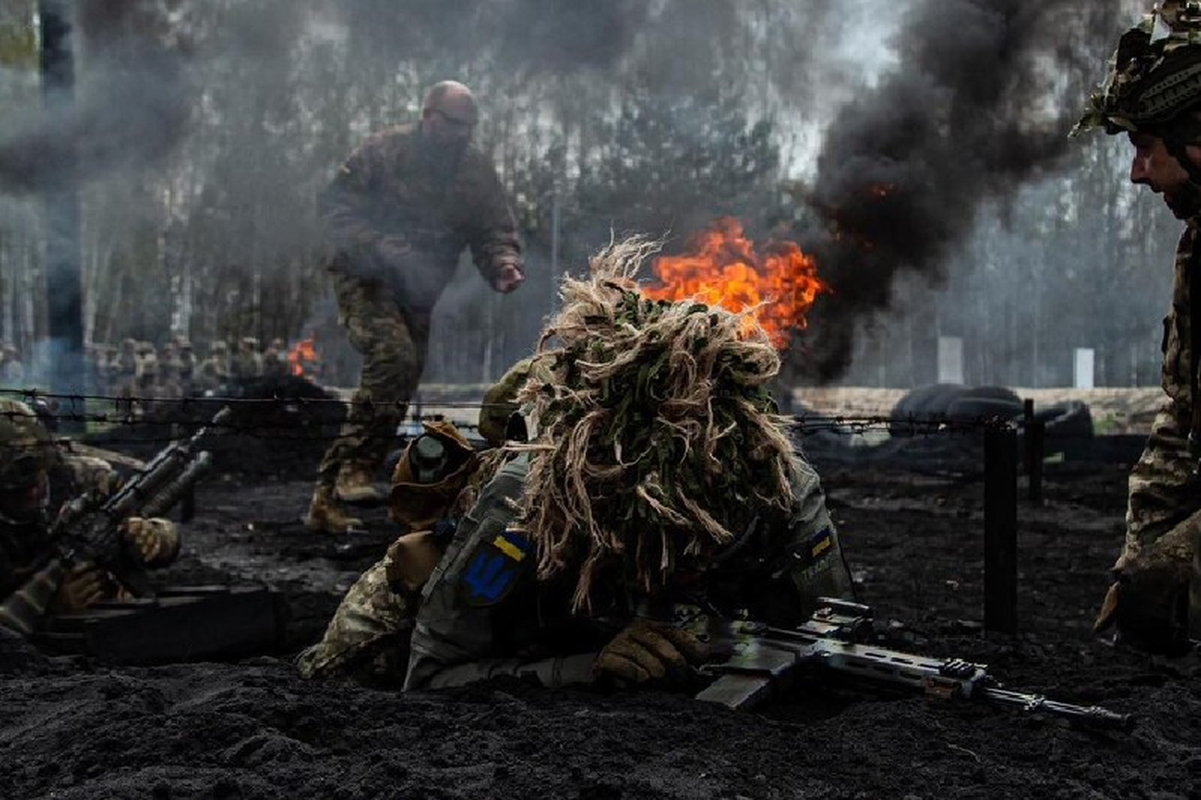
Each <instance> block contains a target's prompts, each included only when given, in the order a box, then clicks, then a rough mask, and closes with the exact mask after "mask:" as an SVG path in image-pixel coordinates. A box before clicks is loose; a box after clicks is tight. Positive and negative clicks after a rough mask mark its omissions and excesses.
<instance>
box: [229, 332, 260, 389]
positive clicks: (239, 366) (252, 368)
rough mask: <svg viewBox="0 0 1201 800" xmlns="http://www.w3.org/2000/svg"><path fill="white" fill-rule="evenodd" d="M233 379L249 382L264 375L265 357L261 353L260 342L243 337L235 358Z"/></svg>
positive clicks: (250, 337)
mask: <svg viewBox="0 0 1201 800" xmlns="http://www.w3.org/2000/svg"><path fill="white" fill-rule="evenodd" d="M232 372H233V377H234V378H236V379H238V380H242V381H249V380H254V379H255V378H258V377H261V376H262V374H263V357H262V355H261V354H260V353H259V340H258V339H256V338H255V337H253V336H243V337H242V339H241V340H240V341H239V342H238V352H237V353H235V354H234V357H233V370H232Z"/></svg>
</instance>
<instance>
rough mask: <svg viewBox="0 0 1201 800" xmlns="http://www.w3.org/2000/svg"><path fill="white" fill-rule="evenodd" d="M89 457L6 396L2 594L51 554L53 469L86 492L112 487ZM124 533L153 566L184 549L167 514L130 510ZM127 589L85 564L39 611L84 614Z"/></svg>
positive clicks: (0, 444)
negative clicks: (63, 448)
mask: <svg viewBox="0 0 1201 800" xmlns="http://www.w3.org/2000/svg"><path fill="white" fill-rule="evenodd" d="M86 462H87V459H84V458H78V457H73V458H68V459H64V455H63V453H61V452H60V451H59V449H58V448H56V446H55V444H54V441H53V440H52V438H51V436H50V434H49V432H48V431H47V430H46V429H45V427H44V426H43V425H42V424H41V422H39V421H38V417H37V415H36V414H35V413H34V411H33V410H32V409H30V408H29V407H28V406H26V405H24V404H23V403H19V402H17V401H14V400H0V601H2V600H4V599H6V598H8V597H9V595H11V594H12V593H13V592H17V591H21V589H22V587H23V586H25V584H26V583H27V582H28V581H29V580H30V579H31V578H32V577H33V576H34V575H35V574H36V573H37V572H38V570H40V569H41V568H42V567H43V566H44V565H45V563H46V562H47V561H48V560H49V559H50V558H51V556H52V555H53V552H52V550H51V548H50V543H49V541H48V539H47V535H48V533H49V531H50V515H51V511H52V506H51V498H50V473H51V472H52V471H53V470H56V469H66V470H68V471H69V472H70V473H72V475H73V476H74V483H75V488H77V489H80V490H82V491H86V492H88V493H92V494H96V495H103V494H104V493H105V492H106V491H109V490H111V489H112V488H114V487H113V485H112V482H111V481H110V480H109V478H107V477H105V475H106V474H107V473H105V472H104V471H103V470H94V469H91V468H84V469H81V465H84V464H86ZM122 535H123V537H124V539H125V541H126V542H127V543H128V546H129V548H130V552H131V553H132V554H133V555H134V556H135V557H137V558H139V559H140V560H141V561H142V562H143V563H144V564H145V565H146V566H147V567H159V566H164V565H166V564H168V563H170V562H172V561H174V560H175V558H176V557H177V555H178V554H179V534H178V532H177V531H176V529H175V526H174V524H173V523H171V522H170V521H169V520H165V519H142V518H138V517H131V518H129V519H128V520H126V521H125V523H124V526H123V528H122ZM129 596H130V595H129V594H128V592H127V590H126V589H125V587H123V586H122V585H121V584H120V583H119V582H118V581H117V580H116V578H114V576H112V575H111V574H110V573H108V572H107V571H105V570H103V569H101V568H100V567H98V566H96V565H95V564H91V563H82V564H77V565H76V566H75V567H74V568H73V569H72V571H71V572H70V574H69V575H68V577H67V579H66V580H65V581H64V582H63V583H62V585H61V586H60V587H59V588H58V591H57V593H56V594H55V595H54V596H53V597H52V598H51V600H50V603H49V605H48V606H47V607H45V608H42V607H41V606H39V607H38V610H39V611H41V612H42V613H44V614H48V615H55V614H71V613H78V612H80V611H82V610H84V609H86V608H87V607H88V606H91V605H92V604H94V603H96V602H99V601H101V600H112V599H118V598H127V597H129ZM0 624H3V621H2V620H0Z"/></svg>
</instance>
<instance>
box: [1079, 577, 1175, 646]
mask: <svg viewBox="0 0 1201 800" xmlns="http://www.w3.org/2000/svg"><path fill="white" fill-rule="evenodd" d="M1115 577H1116V580H1115V581H1114V582H1113V584H1112V585H1111V586H1110V587H1109V591H1108V592H1106V594H1105V599H1104V601H1103V602H1102V604H1101V611H1100V612H1099V613H1098V614H1097V619H1096V621H1095V622H1094V623H1093V632H1094V633H1104V632H1105V631H1107V630H1109V629H1110V628H1115V627H1116V628H1117V634H1118V641H1120V642H1122V643H1124V644H1128V645H1130V646H1131V647H1134V648H1137V649H1139V650H1145V651H1147V652H1150V653H1164V654H1167V655H1175V654H1178V653H1180V652H1183V651H1184V650H1185V649H1187V647H1188V574H1187V572H1186V571H1184V570H1182V568H1181V567H1180V566H1179V565H1175V564H1165V565H1162V566H1155V567H1147V568H1144V569H1129V568H1127V569H1125V570H1121V571H1119V572H1118V573H1117V575H1116V576H1115Z"/></svg>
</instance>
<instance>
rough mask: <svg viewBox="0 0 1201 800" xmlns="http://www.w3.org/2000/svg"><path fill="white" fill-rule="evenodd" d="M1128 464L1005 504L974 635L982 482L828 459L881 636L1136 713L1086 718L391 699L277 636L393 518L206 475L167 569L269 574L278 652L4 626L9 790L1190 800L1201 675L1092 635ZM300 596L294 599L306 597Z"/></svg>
mask: <svg viewBox="0 0 1201 800" xmlns="http://www.w3.org/2000/svg"><path fill="white" fill-rule="evenodd" d="M1126 469H1127V468H1125V467H1122V466H1120V465H1119V466H1115V465H1087V464H1073V465H1067V464H1065V465H1048V469H1047V482H1046V496H1047V502H1046V504H1045V505H1043V506H1039V507H1034V506H1029V505H1026V504H1023V506H1022V507H1021V509H1020V519H1021V534H1020V537H1021V538H1020V548H1021V554H1020V562H1019V571H1020V581H1021V603H1020V606H1019V613H1020V620H1021V625H1022V635H1021V636H1020V637H1017V638H1015V639H1010V638H1006V637H996V636H992V635H985V634H982V633H981V632H980V630H979V620H980V618H981V609H982V592H981V585H982V569H983V552H982V548H983V526H982V505H983V490H982V487H981V485H980V483H979V480H978V476H976V475H973V474H965V473H954V472H945V473H943V472H935V471H926V472H920V473H919V472H913V471H902V470H883V469H878V468H868V469H865V468H863V467H862V466H854V467H838V466H837V465H833V464H830V465H822V477H823V485H824V486H825V488H826V489H827V491H828V493H829V498H830V505H831V509H832V514H833V516H834V518H835V520H836V522H837V524H838V525H839V526H840V530H841V531H842V533H843V535H844V538H845V546H846V550H847V553H848V555H849V558H850V561H851V567H852V571H853V573H854V574H855V577H856V581H857V586H858V589H859V590H860V591H861V593H862V599H863V600H864V601H866V602H869V603H871V604H872V605H873V606H874V607H875V609H876V612H877V617H878V626H879V629H880V631H881V632H882V635H884V636H885V637H886V640H887V642H888V643H889V644H892V645H893V646H896V647H901V648H904V649H908V650H910V651H913V652H918V651H920V652H924V653H927V654H931V655H935V656H951V655H955V656H961V657H965V658H969V659H973V660H978V661H982V662H985V663H988V664H989V665H990V667H991V668H992V670H993V672H994V673H995V674H996V675H997V676H998V677H999V678H1000V679H1001V680H1002V681H1004V682H1005V683H1006V684H1007V686H1008V687H1009V688H1014V689H1025V690H1031V691H1037V692H1045V693H1046V694H1047V695H1049V696H1051V697H1054V698H1056V699H1062V700H1066V701H1071V702H1077V703H1083V704H1092V703H1096V704H1101V705H1105V706H1106V707H1109V708H1112V709H1113V710H1116V711H1122V712H1130V713H1133V714H1135V715H1136V717H1137V724H1136V726H1135V728H1134V729H1133V730H1131V731H1093V730H1088V729H1084V728H1077V727H1073V726H1071V725H1069V724H1067V723H1065V722H1063V721H1061V720H1057V719H1054V718H1050V717H1047V716H1044V715H1037V714H1025V713H1022V712H1020V711H1016V710H1012V709H1004V708H992V707H987V706H983V705H978V704H973V703H967V702H963V703H944V702H937V701H932V700H927V699H925V698H921V697H909V696H895V695H889V694H886V693H883V692H879V691H864V690H863V689H861V688H858V687H852V686H848V685H842V684H837V683H832V682H829V681H826V680H820V681H818V680H817V679H814V678H810V679H807V680H805V681H802V682H801V683H800V685H798V686H796V687H795V689H794V691H793V692H792V693H791V694H790V695H789V696H788V697H786V698H781V699H780V700H779V701H778V702H776V703H773V704H772V705H771V706H770V707H769V708H768V710H767V711H766V712H765V713H764V714H748V713H735V712H730V711H726V710H724V709H722V708H719V707H714V706H708V705H704V704H699V703H696V702H693V701H691V700H690V699H688V698H685V697H679V696H670V695H663V694H656V693H643V694H637V695H619V696H613V695H603V694H595V693H591V692H584V691H559V692H550V691H544V690H542V689H539V688H536V687H532V686H530V685H529V684H526V683H522V682H519V681H513V680H509V681H503V682H494V683H486V684H480V685H477V686H473V687H468V688H465V689H462V690H457V691H448V692H440V693H419V694H412V695H402V694H397V693H393V692H383V691H374V690H368V689H363V688H359V687H355V686H350V685H344V684H340V683H308V682H304V681H301V680H300V679H298V678H297V677H296V676H295V674H294V672H293V670H292V668H291V666H290V661H289V658H290V655H291V652H293V651H295V650H296V649H298V648H299V647H300V646H302V645H303V644H305V643H307V642H309V641H312V640H313V639H315V638H316V637H317V636H319V635H320V633H321V629H322V626H323V625H324V621H325V620H326V619H328V616H329V614H330V613H331V612H332V610H333V608H334V606H335V604H336V603H337V601H338V598H339V597H340V595H341V593H342V592H344V591H345V590H346V588H347V587H348V586H349V585H350V583H351V582H352V581H353V580H354V579H355V578H356V577H357V575H358V573H359V572H360V571H361V570H362V569H363V568H364V566H365V565H367V564H370V563H371V562H372V560H373V559H374V558H375V557H377V556H378V554H379V553H380V552H382V549H383V548H384V547H385V546H386V544H387V542H388V541H389V540H390V538H391V537H392V536H393V535H395V533H396V531H395V530H393V529H391V528H390V527H389V526H388V525H387V523H386V522H385V520H384V517H383V513H382V511H380V510H376V511H374V512H372V513H371V514H370V515H369V519H368V522H369V524H370V526H371V528H372V532H371V533H370V534H369V535H367V536H364V537H360V538H357V539H330V538H325V537H316V536H314V535H313V534H309V533H307V532H306V531H304V529H303V528H302V527H301V526H300V525H299V521H298V518H299V515H300V514H302V513H303V511H304V504H305V502H306V500H307V495H308V491H309V489H310V488H311V487H310V484H309V483H308V481H307V480H303V481H302V480H299V479H297V480H294V481H291V482H286V483H261V484H254V485H246V484H245V481H243V480H241V479H234V478H231V479H230V480H228V481H220V480H218V481H213V482H211V483H209V484H206V485H205V486H204V487H203V488H202V490H201V492H200V496H199V497H198V512H199V516H198V517H197V519H196V520H195V521H194V522H192V523H189V524H188V525H187V526H186V528H185V535H186V542H187V544H186V548H187V549H186V552H185V556H184V559H183V561H182V562H181V563H180V564H179V565H177V566H176V567H173V568H172V571H170V572H169V574H168V577H169V578H170V579H171V580H173V581H174V580H176V579H178V580H194V579H204V580H217V579H220V580H225V581H230V582H241V581H267V582H269V583H272V584H274V585H276V586H277V587H279V588H281V589H282V590H284V591H285V592H286V593H287V595H288V597H289V598H290V600H291V602H292V606H293V620H292V626H293V627H292V637H291V644H290V647H289V652H288V653H284V654H281V655H280V657H271V658H259V659H255V660H251V661H247V662H243V663H238V664H193V665H173V666H166V667H160V668H155V669H128V668H116V669H113V668H106V667H101V666H97V665H94V664H88V663H86V662H81V661H79V660H76V661H72V662H63V661H61V660H58V659H43V658H41V657H40V656H38V655H37V654H35V653H31V652H29V651H28V649H27V648H24V647H23V646H14V645H13V643H12V642H11V641H5V640H3V639H0V665H3V666H2V667H0V692H2V693H3V696H4V698H5V703H4V704H5V713H4V714H3V715H2V716H0V786H3V787H4V790H3V792H0V793H2V794H4V795H5V796H12V797H37V796H47V795H50V794H53V796H55V797H59V798H89V800H91V798H122V800H125V799H127V798H277V797H288V798H309V797H311V798H354V797H438V798H468V797H471V798H474V797H479V796H481V795H486V796H493V797H536V798H550V797H554V798H560V797H562V798H623V797H624V798H736V797H746V798H765V799H766V798H784V797H799V796H804V797H815V798H847V797H852V798H854V797H861V798H876V797H898V798H903V797H906V796H913V797H968V798H992V797H1002V796H1005V797H1014V796H1025V797H1031V798H1034V797H1039V798H1041V797H1062V798H1099V797H1115V798H1116V797H1123V798H1124V797H1165V798H1166V797H1179V796H1189V795H1190V794H1191V795H1194V796H1196V795H1197V794H1198V793H1201V778H1199V776H1201V722H1198V720H1201V681H1199V680H1198V678H1197V677H1196V676H1195V675H1194V674H1193V673H1194V665H1193V664H1191V663H1190V662H1189V661H1187V660H1185V661H1177V662H1163V661H1157V660H1155V659H1152V658H1149V657H1146V656H1141V655H1138V654H1135V653H1130V652H1125V651H1121V650H1115V649H1112V648H1110V647H1107V646H1105V645H1104V644H1102V643H1099V642H1096V641H1094V640H1093V638H1092V637H1091V635H1090V634H1089V632H1088V626H1089V624H1090V622H1091V619H1092V616H1093V614H1094V613H1095V611H1096V605H1097V603H1098V602H1099V600H1100V597H1101V595H1102V593H1103V591H1104V587H1105V585H1106V581H1107V577H1108V576H1107V572H1108V569H1109V566H1110V565H1111V564H1112V561H1113V559H1114V557H1115V556H1116V555H1117V550H1118V548H1119V547H1120V544H1121V530H1122V519H1121V516H1122V509H1123V504H1124V496H1125V495H1124V484H1125V475H1126ZM298 612H299V613H298Z"/></svg>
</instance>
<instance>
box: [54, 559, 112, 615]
mask: <svg viewBox="0 0 1201 800" xmlns="http://www.w3.org/2000/svg"><path fill="white" fill-rule="evenodd" d="M110 588H111V585H110V583H109V580H108V575H107V574H106V573H105V572H104V571H103V570H102V569H100V568H99V567H97V566H96V565H95V564H80V565H78V566H76V567H75V568H73V569H72V570H71V572H70V573H69V574H68V575H67V578H66V580H64V581H63V584H62V586H60V587H59V589H58V594H57V595H55V597H54V604H53V611H54V613H55V614H79V613H82V612H83V611H84V610H86V609H87V608H88V607H89V606H91V605H93V604H95V603H97V602H99V601H100V600H103V599H104V598H105V597H106V596H107V595H108V594H109V590H110Z"/></svg>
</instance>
